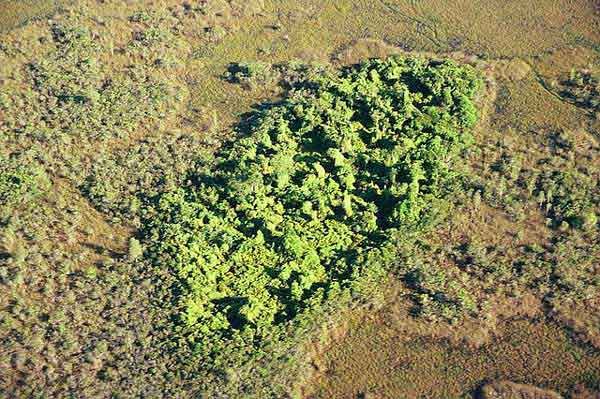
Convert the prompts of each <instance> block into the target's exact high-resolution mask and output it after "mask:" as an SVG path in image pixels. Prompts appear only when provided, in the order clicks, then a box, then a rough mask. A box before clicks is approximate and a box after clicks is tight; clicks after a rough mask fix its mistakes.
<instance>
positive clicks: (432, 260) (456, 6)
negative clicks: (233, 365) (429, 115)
mask: <svg viewBox="0 0 600 399" xmlns="http://www.w3.org/2000/svg"><path fill="white" fill-rule="evenodd" d="M0 32H2V33H0V142H1V143H2V145H0V273H1V275H0V292H2V295H0V343H1V344H0V397H3V396H4V397H34V396H39V397H68V396H72V397H111V396H114V397H140V396H145V397H194V396H199V395H200V392H206V384H209V382H207V381H201V378H199V377H198V375H200V374H199V373H198V370H200V369H202V367H203V365H202V364H200V365H199V364H198V362H196V363H194V362H190V361H189V354H188V355H186V354H184V352H185V351H184V350H183V349H182V348H181V347H184V346H186V344H181V343H178V344H177V345H180V346H181V347H179V346H177V345H176V347H173V346H172V336H173V334H174V333H173V329H172V325H171V324H170V323H172V319H173V314H174V313H173V312H174V310H173V309H175V308H177V306H180V305H173V304H172V302H169V300H173V298H174V296H175V295H176V294H174V291H172V290H170V289H169V288H168V287H167V286H168V284H167V283H168V282H170V283H171V282H172V280H173V277H172V275H171V274H170V272H169V270H170V269H169V267H164V268H162V269H161V268H159V270H156V269H157V268H155V267H150V266H149V265H150V263H149V262H150V260H149V259H147V253H148V251H152V250H154V249H153V248H155V246H152V239H148V234H147V231H148V229H149V227H148V226H149V225H150V224H151V221H152V220H154V219H157V220H158V219H160V218H159V217H158V216H157V215H156V214H153V213H152V212H154V211H155V210H153V209H154V208H152V207H151V206H150V207H149V206H148V204H149V203H150V202H149V201H151V200H149V199H153V198H156V196H157V195H163V194H165V193H172V192H174V191H176V190H177V189H179V188H182V189H185V190H188V191H187V192H188V193H189V192H190V191H189V190H190V189H189V188H190V187H194V184H197V183H198V181H196V180H194V176H196V177H197V176H198V175H199V174H200V175H204V174H205V173H206V171H207V170H209V169H210V167H211V165H212V164H213V163H214V162H215V156H214V154H215V153H217V154H219V151H220V148H221V147H222V144H223V143H225V142H227V141H228V140H232V139H233V140H234V141H235V140H236V139H237V138H238V137H239V136H241V135H244V134H247V123H240V121H242V122H243V121H248V119H247V117H248V116H251V115H252V112H255V111H256V110H257V109H264V108H265V107H269V106H272V104H273V103H277V102H278V101H280V100H282V99H284V98H286V96H287V95H288V94H289V92H290V88H291V87H294V85H296V84H298V82H302V81H303V79H309V80H310V76H311V75H310V74H311V73H313V74H314V73H316V72H314V71H315V70H321V69H328V70H336V69H339V68H342V67H343V66H348V65H352V64H355V63H358V62H361V61H364V60H366V59H369V58H374V57H376V58H385V57H387V56H389V55H393V54H404V55H407V54H408V55H414V54H419V55H422V56H423V55H424V56H435V57H445V56H449V57H451V58H452V59H455V60H458V62H459V63H461V64H462V63H468V64H470V65H472V66H474V67H475V68H476V69H477V70H478V71H479V73H481V74H482V75H483V76H484V77H485V79H486V85H487V86H486V90H484V91H482V92H481V93H482V94H481V98H478V99H477V104H478V106H479V109H480V110H479V111H480V120H479V122H478V124H477V126H476V128H475V130H474V132H473V136H474V137H473V138H474V140H473V143H472V144H471V145H470V147H469V149H467V150H464V151H462V152H461V154H460V160H459V161H458V162H455V163H454V164H453V165H452V166H453V168H454V169H453V171H455V172H456V173H457V174H458V176H459V177H458V178H457V181H456V186H455V187H454V186H453V188H452V190H453V191H451V192H452V194H451V195H450V203H449V204H448V207H449V208H448V209H447V210H446V213H447V214H446V216H445V217H444V218H442V219H441V221H438V222H437V224H435V225H433V226H430V227H429V228H428V229H427V230H425V231H420V232H418V234H417V233H415V234H417V236H416V237H415V238H414V240H413V241H411V242H410V245H408V246H407V247H401V251H400V253H399V255H398V256H397V257H396V258H395V259H394V260H393V262H391V263H392V264H393V265H394V266H393V267H392V268H390V269H387V270H388V272H389V273H388V274H389V278H386V279H384V280H385V282H382V283H381V287H379V286H377V285H372V287H371V288H372V289H374V291H377V295H374V296H373V298H371V299H372V300H370V301H366V303H364V302H360V303H358V302H352V301H351V300H350V301H349V304H346V305H343V306H342V305H340V306H341V309H338V308H336V307H335V306H333V307H332V308H331V309H329V310H328V311H327V310H324V311H323V314H322V315H321V319H319V320H320V321H319V323H320V324H318V326H317V327H314V326H313V327H314V328H313V329H312V330H311V331H310V333H308V332H307V337H310V339H307V340H304V341H302V342H297V343H296V344H295V346H293V348H294V349H289V348H287V349H285V350H283V349H281V351H280V352H277V351H275V350H273V353H275V354H276V355H272V353H271V354H267V355H264V356H263V355H260V356H259V357H258V358H259V359H262V361H261V360H259V361H257V363H252V364H250V365H245V366H244V367H245V368H242V367H240V369H239V370H237V371H236V370H227V371H226V372H225V373H223V374H224V375H220V374H219V375H218V376H217V377H215V378H216V379H215V381H221V382H223V381H225V382H223V384H225V385H227V386H235V387H242V388H239V389H238V388H235V389H236V391H231V392H230V391H227V390H226V388H221V387H220V386H218V384H219V383H218V382H217V383H215V384H217V387H216V388H215V387H214V386H213V387H212V388H211V389H216V391H212V392H218V393H220V394H221V395H226V394H230V397H251V395H255V396H256V397H268V396H269V395H271V396H272V397H278V396H279V397H280V396H281V395H282V394H281V392H286V395H288V396H291V397H307V398H400V397H407V398H412V397H415V398H416V397H440V398H441V397H443V398H462V397H473V395H474V394H475V393H476V392H477V390H478V388H479V387H480V386H481V385H482V384H483V383H485V382H488V381H492V380H496V379H509V380H513V381H516V382H522V383H528V384H534V385H538V386H542V387H546V388H551V389H554V390H556V391H557V392H560V393H561V394H563V395H565V396H566V397H569V395H571V394H572V392H574V390H575V388H576V387H579V388H581V389H583V388H585V389H588V390H589V391H590V392H592V391H598V392H600V354H599V352H598V351H599V350H600V316H599V315H600V225H599V223H598V217H600V186H599V185H600V183H599V182H600V9H599V6H598V4H597V2H595V1H584V0H569V1H567V0H564V1H563V0H561V1H554V0H536V1H530V2H523V1H512V0H511V1H495V0H494V1H486V2H483V1H445V0H418V1H417V0H377V1H366V0H365V1H349V0H348V1H346V0H341V1H331V2H323V1H316V0H302V1H288V0H264V1H263V0H248V1H237V0H229V1H226V0H218V1H217V0H215V1H209V2H185V1H177V0H158V1H144V2H122V1H113V0H105V1H95V0H94V1H92V0H81V1H74V2H53V1H52V2H51V1H6V0H4V1H2V0H0ZM307 76H309V78H307ZM250 120H252V119H250ZM225 147H227V145H226V146H225ZM217 160H218V158H217ZM190 185H191V186H190ZM169 212H171V210H170V211H169ZM172 212H174V213H173V214H177V211H176V210H172ZM442 213H443V212H442ZM169 215H171V213H169ZM153 218H154V219H153ZM149 221H150V222H149ZM411 237H412V236H411ZM403 245H406V243H404V244H403ZM388 280H389V281H388ZM170 283H169V284H170ZM165 298H166V299H165ZM159 299H161V300H162V302H161V300H159ZM342 302H343V301H340V302H339V303H340V304H341V303H342ZM344 303H345V302H344ZM332 309H333V310H332ZM178 333H179V332H178ZM186 350H187V349H186ZM185 353H187V352H185ZM195 353H196V352H195ZM271 355H272V356H275V357H276V358H277V361H271V360H269V361H267V360H266V359H270V358H269V356H271ZM240 356H242V355H240ZM261 356H263V357H261ZM198 359H201V358H199V357H198ZM299 359H301V360H299ZM183 364H185V367H184V366H183ZM244 373H245V374H244ZM246 379H247V381H245V380H246ZM219 389H221V391H219ZM227 389H229V388H227ZM231 389H234V388H231ZM253 389H255V391H253ZM223 397H225V396H223ZM573 397H574V396H573Z"/></svg>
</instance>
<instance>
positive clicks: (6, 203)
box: [0, 155, 50, 216]
mask: <svg viewBox="0 0 600 399" xmlns="http://www.w3.org/2000/svg"><path fill="white" fill-rule="evenodd" d="M49 184H50V182H49V180H48V177H47V176H46V174H45V172H44V170H43V169H42V167H41V166H40V165H37V164H36V163H35V162H34V161H31V160H29V159H27V158H25V157H19V156H13V157H3V156H1V155H0V216H2V214H4V213H5V211H9V210H10V209H11V208H13V207H18V206H22V205H24V204H26V203H27V202H28V201H29V200H31V199H33V198H34V197H36V196H37V195H39V194H40V193H41V192H43V191H44V190H45V189H47V187H48V185H49Z"/></svg>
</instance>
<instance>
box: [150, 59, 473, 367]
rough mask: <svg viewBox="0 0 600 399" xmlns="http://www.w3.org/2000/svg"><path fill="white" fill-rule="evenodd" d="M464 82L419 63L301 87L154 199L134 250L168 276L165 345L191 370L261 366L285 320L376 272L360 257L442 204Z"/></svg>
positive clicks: (463, 71) (451, 69)
mask: <svg viewBox="0 0 600 399" xmlns="http://www.w3.org/2000/svg"><path fill="white" fill-rule="evenodd" d="M478 86H479V80H478V78H477V75H476V73H475V72H474V70H473V69H472V68H471V67H469V66H458V65H456V64H455V63H454V62H452V61H443V62H437V61H431V60H425V59H420V58H390V59H388V60H385V61H382V60H372V61H369V62H366V63H364V64H362V65H360V66H359V67H357V68H351V69H345V70H343V71H341V72H339V73H331V74H325V75H322V76H318V77H315V79H314V80H313V81H311V82H310V84H305V85H302V86H301V87H302V88H301V89H298V90H295V91H293V92H292V93H291V95H290V96H289V98H287V99H286V100H284V101H283V102H282V103H280V104H278V105H275V106H273V107H271V108H270V109H267V110H264V111H261V112H259V113H258V114H257V115H256V116H255V119H254V121H253V122H252V123H251V124H250V128H249V130H250V132H249V134H247V135H246V136H245V137H242V138H240V139H239V140H237V141H236V142H235V143H233V144H232V145H230V146H229V147H227V148H226V149H225V150H223V151H222V152H221V153H220V154H219V156H218V157H217V160H216V162H215V167H214V168H213V169H212V170H211V171H210V172H209V173H201V174H199V175H197V176H196V177H195V184H194V185H191V186H189V187H183V188H180V189H178V190H174V191H172V192H168V193H165V194H163V195H160V196H159V197H157V198H156V199H155V201H154V203H153V204H152V205H151V206H149V207H148V208H147V209H146V210H145V216H146V218H145V228H144V231H143V235H144V237H145V240H144V243H145V245H146V249H147V253H148V254H149V256H150V259H151V261H152V262H153V263H154V264H155V266H156V267H158V268H161V269H163V268H168V270H170V271H171V273H172V274H173V276H174V279H175V281H174V283H173V297H174V301H175V303H176V305H175V309H176V312H177V319H178V322H177V323H176V324H177V327H176V331H178V332H177V333H176V335H179V336H180V337H181V338H182V339H183V340H184V341H183V342H186V343H187V344H186V345H189V346H190V347H192V348H193V350H194V353H195V355H196V356H197V357H199V358H201V359H203V361H202V364H203V367H205V368H206V369H210V368H211V367H214V368H216V370H221V371H223V370H224V369H225V368H227V367H236V365H239V364H240V363H241V364H244V363H245V362H247V361H248V360H249V359H252V358H255V357H256V356H259V357H260V356H262V355H260V354H261V353H262V352H261V348H262V347H263V346H264V345H265V342H277V341H281V340H283V336H284V331H285V328H286V326H288V325H289V323H290V322H294V321H296V320H300V319H306V318H307V317H309V315H310V314H311V312H313V313H314V312H317V309H320V308H321V305H323V304H326V303H329V302H331V301H332V300H333V299H334V298H338V297H340V296H343V295H346V294H350V295H357V296H359V297H360V295H361V294H360V293H361V292H362V291H361V290H362V288H361V287H362V286H361V281H363V279H364V278H367V279H371V280H373V276H377V275H380V276H381V275H382V274H383V273H385V270H384V268H383V265H382V264H381V263H380V262H377V261H374V260H373V257H372V256H371V255H373V254H374V253H376V251H379V249H383V248H386V249H385V250H386V251H389V248H390V245H389V244H390V243H393V241H391V240H393V237H401V236H402V235H403V234H405V233H408V232H411V231H414V230H417V229H420V228H423V227H425V226H427V225H428V224H429V223H430V222H431V220H434V219H435V215H436V213H437V212H438V211H439V207H440V205H441V204H442V203H443V202H444V198H445V194H446V191H447V185H448V183H449V181H451V180H452V178H453V176H454V172H453V171H452V163H453V162H454V160H455V159H456V156H457V155H458V154H459V153H460V152H461V150H462V149H463V148H464V147H465V145H467V144H468V143H469V142H470V135H469V129H470V128H471V127H472V126H473V124H474V123H475V121H476V112H475V107H474V105H473V96H474V94H475V92H476V90H477V89H478ZM374 251H375V252H374ZM225 348H227V349H225Z"/></svg>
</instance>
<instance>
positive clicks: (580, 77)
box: [560, 69, 600, 111]
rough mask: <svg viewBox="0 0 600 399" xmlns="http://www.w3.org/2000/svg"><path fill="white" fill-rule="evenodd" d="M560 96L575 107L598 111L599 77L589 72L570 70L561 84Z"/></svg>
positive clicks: (599, 96)
mask: <svg viewBox="0 0 600 399" xmlns="http://www.w3.org/2000/svg"><path fill="white" fill-rule="evenodd" d="M562 83H563V85H562V90H561V92H560V94H561V95H562V96H564V97H566V98H568V99H570V100H571V101H573V102H575V103H576V104H577V105H579V106H582V107H585V108H590V109H592V110H595V111H600V75H599V74H598V73H597V72H596V73H594V72H593V71H590V70H576V69H572V70H571V73H570V74H569V78H568V79H566V80H565V81H564V82H562Z"/></svg>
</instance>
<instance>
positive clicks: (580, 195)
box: [537, 169, 600, 227]
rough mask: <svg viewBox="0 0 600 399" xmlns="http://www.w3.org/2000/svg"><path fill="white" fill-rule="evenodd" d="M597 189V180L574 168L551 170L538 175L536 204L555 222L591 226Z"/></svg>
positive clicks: (598, 186)
mask: <svg viewBox="0 0 600 399" xmlns="http://www.w3.org/2000/svg"><path fill="white" fill-rule="evenodd" d="M598 192H600V185H599V183H598V181H594V180H593V177H590V176H588V175H586V174H584V173H581V172H580V171H578V170H575V169H572V170H555V171H550V172H548V173H543V174H541V175H540V176H539V178H538V190H537V196H538V198H539V204H540V206H541V207H542V208H543V209H544V210H545V211H546V212H547V213H548V215H549V216H550V217H551V218H552V219H553V220H554V221H555V223H556V224H560V223H562V222H567V223H568V224H569V225H570V226H573V227H583V226H584V225H586V226H590V224H592V225H594V224H595V223H593V221H594V216H595V214H594V206H595V205H597V203H598V199H597V195H595V194H597V193H598Z"/></svg>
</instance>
